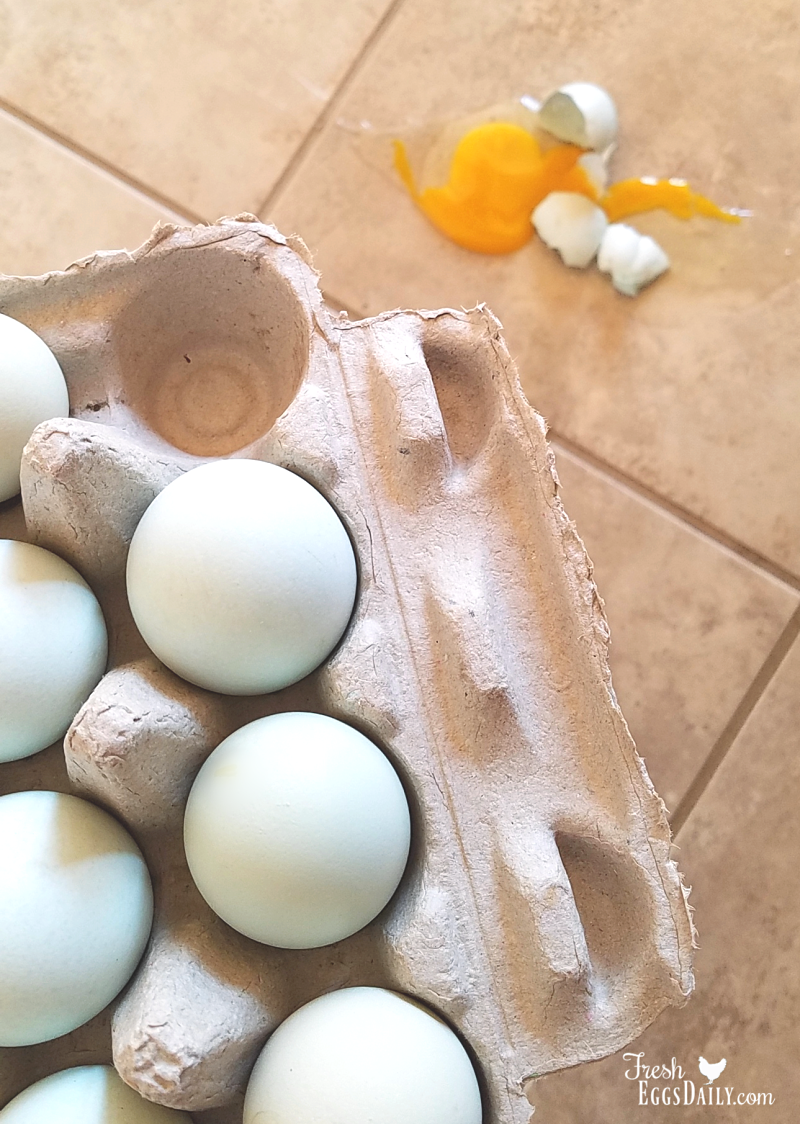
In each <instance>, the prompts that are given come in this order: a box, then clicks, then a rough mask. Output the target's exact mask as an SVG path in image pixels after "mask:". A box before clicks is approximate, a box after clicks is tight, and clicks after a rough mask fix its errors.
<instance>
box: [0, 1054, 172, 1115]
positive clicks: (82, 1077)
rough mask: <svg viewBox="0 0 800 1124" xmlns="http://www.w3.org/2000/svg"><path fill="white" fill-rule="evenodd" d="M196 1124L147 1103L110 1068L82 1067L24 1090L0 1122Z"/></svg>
mask: <svg viewBox="0 0 800 1124" xmlns="http://www.w3.org/2000/svg"><path fill="white" fill-rule="evenodd" d="M56 1122H57V1124H192V1118H191V1116H189V1114H188V1113H186V1112H178V1111H177V1110H176V1109H174V1108H164V1107H163V1106H162V1105H159V1104H153V1103H152V1101H146V1100H145V1099H144V1097H141V1096H140V1095H139V1094H138V1093H137V1092H136V1091H135V1090H134V1089H131V1088H130V1086H128V1085H126V1084H125V1082H124V1081H123V1080H122V1078H121V1077H120V1076H119V1074H118V1073H117V1071H116V1070H115V1069H114V1068H113V1067H112V1066H110V1065H79V1066H75V1067H74V1068H73V1069H62V1070H61V1071H60V1072H59V1073H51V1074H50V1076H49V1077H44V1078H42V1080H41V1081H37V1082H36V1083H35V1084H34V1085H29V1086H28V1088H27V1089H23V1091H22V1092H21V1093H19V1094H18V1095H17V1096H16V1097H14V1099H13V1100H12V1101H9V1103H8V1104H7V1105H6V1107H5V1108H4V1109H2V1111H0V1124H56Z"/></svg>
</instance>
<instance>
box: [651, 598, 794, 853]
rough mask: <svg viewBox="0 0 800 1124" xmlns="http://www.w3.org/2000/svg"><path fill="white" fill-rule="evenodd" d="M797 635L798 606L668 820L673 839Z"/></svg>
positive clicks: (770, 681)
mask: <svg viewBox="0 0 800 1124" xmlns="http://www.w3.org/2000/svg"><path fill="white" fill-rule="evenodd" d="M798 636H800V606H799V607H798V608H797V609H795V611H794V612H793V613H792V615H791V617H790V618H789V620H788V622H787V623H786V625H785V626H784V628H783V631H782V632H781V634H780V636H779V637H778V639H777V640H776V642H775V644H774V645H773V646H772V648H771V650H770V651H769V653H768V654H767V657H766V659H765V660H764V662H763V663H762V664H761V667H760V668H759V669H758V671H757V672H756V675H755V677H754V678H753V680H752V681H751V683H750V686H749V687H748V688H747V690H746V691H745V693H744V695H743V696H742V698H741V700H740V701H739V705H738V706H737V707H736V709H735V710H734V712H733V714H732V715H731V717H730V718H729V720H728V722H727V724H726V725H725V728H724V729H723V731H722V733H721V734H720V736H719V737H718V738H717V740H716V742H715V743H714V745H713V746H712V747H711V750H710V751H709V753H708V756H707V757H706V759H705V761H704V762H703V764H702V765H701V766H700V768H699V769H698V771H697V772H696V773H695V776H694V779H693V780H692V783H691V784H690V785H689V787H688V789H687V790H686V792H685V793H684V795H683V797H682V798H681V800H680V801H679V803H678V806H677V808H676V809H675V811H674V812H673V814H672V816H671V817H670V826H671V828H672V834H673V837H677V836H678V834H679V832H680V831H681V829H682V828H683V827H684V826H685V824H686V822H687V821H688V819H689V817H690V816H691V814H692V812H693V811H694V809H695V808H696V806H697V804H698V803H699V801H700V799H701V798H702V796H703V793H704V792H705V791H706V789H707V788H708V786H709V784H710V783H711V781H712V780H713V778H714V776H715V775H716V773H717V771H718V769H719V768H720V766H721V765H722V763H723V761H724V760H725V758H726V757H727V755H728V751H729V750H730V748H731V746H732V745H733V744H734V742H735V741H736V739H737V737H738V736H739V734H740V733H741V731H742V730H743V728H744V727H745V725H746V724H747V721H748V719H749V718H750V715H751V714H752V713H753V711H754V710H755V708H756V706H757V705H758V703H759V702H760V701H761V699H762V698H763V696H764V694H765V692H766V690H767V689H768V687H769V686H770V684H771V683H772V681H773V679H774V678H775V676H776V675H777V673H778V671H779V669H780V667H781V665H782V664H783V661H784V660H785V659H786V657H787V655H788V654H789V652H790V651H791V649H792V646H793V645H794V642H795V640H797V637H798Z"/></svg>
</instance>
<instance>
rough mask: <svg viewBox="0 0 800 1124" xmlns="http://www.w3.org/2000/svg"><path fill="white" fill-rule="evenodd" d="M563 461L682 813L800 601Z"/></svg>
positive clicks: (560, 453)
mask: <svg viewBox="0 0 800 1124" xmlns="http://www.w3.org/2000/svg"><path fill="white" fill-rule="evenodd" d="M556 457H557V466H558V473H559V477H560V479H561V484H562V499H563V501H564V506H565V507H566V510H567V513H568V514H569V516H570V517H571V518H572V519H573V520H574V521H575V523H576V524H577V527H578V531H579V533H580V535H581V538H582V539H583V541H584V543H585V544H586V549H587V550H588V552H589V556H590V558H591V559H592V562H593V563H594V568H595V581H596V582H597V586H598V589H599V590H600V593H601V596H602V597H603V600H604V601H605V605H606V614H607V616H608V622H609V626H610V628H611V650H610V661H611V671H612V675H613V678H614V689H615V691H616V692H617V696H618V698H619V702H620V706H621V707H622V712H623V714H624V715H625V717H626V719H627V721H628V725H629V726H630V728H631V733H632V734H633V737H634V740H635V741H636V745H637V748H638V750H639V752H640V753H641V755H642V756H643V757H644V759H645V761H646V763H647V768H648V772H649V773H650V777H651V779H652V781H653V784H654V785H655V786H656V789H657V790H658V792H659V794H660V795H661V797H662V798H663V800H664V801H665V803H666V805H667V807H668V808H669V809H670V811H674V809H675V808H676V807H677V805H678V802H679V800H680V799H681V797H682V796H683V795H684V793H685V792H686V789H687V788H688V786H689V784H690V783H691V781H692V779H693V778H694V776H695V773H696V772H697V770H698V769H699V768H700V766H701V765H702V764H703V762H704V760H705V759H706V756H707V755H708V753H709V752H710V750H711V748H712V747H713V745H714V743H715V741H716V739H717V738H718V737H719V735H720V733H721V732H722V730H723V728H724V727H725V724H726V723H727V722H728V720H729V719H730V717H731V715H732V714H733V712H734V710H735V709H736V707H737V705H738V704H739V701H740V700H741V698H742V696H743V695H744V693H745V691H746V690H747V688H748V686H749V684H750V682H751V681H752V679H753V678H754V677H755V675H756V673H757V672H758V669H759V668H760V666H761V664H762V663H763V661H764V659H765V658H766V656H767V655H768V653H769V651H770V649H771V648H772V646H773V645H774V644H775V642H776V640H777V639H778V636H779V635H780V633H781V631H782V629H783V628H784V626H785V625H786V623H787V621H788V620H789V617H790V616H791V614H792V613H793V612H794V610H795V608H796V607H797V604H798V594H797V592H796V591H795V590H793V589H790V588H789V587H787V586H784V585H782V584H781V583H779V582H777V581H775V579H773V578H772V577H770V576H768V575H765V574H764V573H762V572H759V571H758V570H756V569H755V567H753V566H750V565H749V564H748V563H747V562H744V561H742V560H741V559H740V558H737V557H736V555H734V554H732V553H730V552H728V551H726V550H723V549H721V548H720V547H719V546H718V545H717V544H716V543H714V542H712V541H711V540H709V539H707V538H706V537H705V536H703V535H700V534H698V533H697V532H696V531H694V530H693V529H692V528H691V527H689V526H687V525H686V524H685V523H681V522H680V521H679V520H677V519H675V518H673V517H672V516H671V515H669V514H668V513H666V512H664V511H663V510H661V509H659V508H658V507H656V506H655V505H653V504H651V503H649V502H647V501H646V500H644V499H642V498H641V497H639V496H637V495H636V494H635V493H634V492H632V491H631V490H629V489H626V488H624V487H622V486H620V485H619V484H618V483H616V482H615V481H613V480H611V479H610V478H609V477H607V476H605V475H603V474H601V473H599V472H597V471H596V470H594V469H592V468H591V467H589V466H588V465H586V464H584V463H583V462H581V461H580V460H578V459H577V458H575V457H574V456H572V455H570V454H569V453H568V452H566V451H565V450H562V449H558V448H557V449H556Z"/></svg>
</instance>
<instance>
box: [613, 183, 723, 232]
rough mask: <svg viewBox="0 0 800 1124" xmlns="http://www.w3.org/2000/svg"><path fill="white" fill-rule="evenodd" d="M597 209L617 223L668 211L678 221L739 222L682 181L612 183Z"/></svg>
mask: <svg viewBox="0 0 800 1124" xmlns="http://www.w3.org/2000/svg"><path fill="white" fill-rule="evenodd" d="M600 206H601V207H602V208H603V210H604V211H605V213H606V214H607V215H608V221H609V222H619V220H620V219H624V218H627V217H628V216H629V215H640V214H642V213H643V212H644V211H655V210H664V211H669V213H670V214H671V215H675V217H676V218H679V219H690V218H693V217H694V216H695V215H705V216H706V217H707V218H711V219H720V221H722V222H740V221H741V220H740V218H739V216H738V215H735V214H732V213H731V212H730V211H723V209H722V208H721V207H718V206H717V204H716V203H712V202H711V200H710V199H706V197H705V195H700V194H699V193H698V192H696V191H692V189H691V188H690V187H689V185H688V183H686V181H685V180H655V179H645V178H642V179H629V180H620V181H619V183H614V184H612V185H611V187H610V188H609V189H608V191H607V192H606V193H605V195H604V196H603V198H602V199H601V200H600Z"/></svg>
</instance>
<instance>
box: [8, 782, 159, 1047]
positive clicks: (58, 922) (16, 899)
mask: <svg viewBox="0 0 800 1124" xmlns="http://www.w3.org/2000/svg"><path fill="white" fill-rule="evenodd" d="M0 855H2V856H3V861H2V863H0V916H2V919H3V923H2V925H1V926H0V1045H2V1046H29V1045H31V1044H33V1043H36V1042H49V1041H50V1040H51V1039H53V1038H59V1037H60V1036H61V1035H62V1034H68V1033H69V1032H70V1031H72V1030H75V1029H76V1028H77V1027H79V1026H82V1025H83V1024H84V1023H85V1022H88V1020H89V1019H91V1018H93V1017H94V1016H95V1015H96V1014H98V1013H99V1012H100V1011H102V1009H103V1008H104V1007H105V1006H106V1004H108V1003H110V1002H111V1000H112V999H113V998H114V997H115V996H116V995H118V994H119V992H120V991H121V990H122V988H123V987H124V986H125V984H126V983H127V982H128V980H129V979H130V977H131V975H132V973H133V971H134V969H135V968H136V965H137V964H138V962H139V958H140V957H141V955H142V952H143V951H144V947H145V944H146V943H147V938H148V936H149V933H150V926H151V924H152V920H153V892H152V889H151V886H150V876H149V874H148V871H147V867H146V866H145V862H144V859H143V858H142V854H141V852H140V851H139V848H138V847H137V846H136V844H135V843H134V841H133V839H132V838H131V836H130V835H129V834H128V832H127V831H126V830H125V828H123V827H122V825H121V824H119V823H117V821H116V820H115V819H113V818H112V817H111V816H110V815H109V814H108V812H104V811H102V810H101V809H100V808H97V807H95V805H94V804H90V803H89V802H88V801H86V800H80V799H78V797H76V796H68V795H66V794H64V793H61V792H42V791H37V792H13V793H10V794H9V795H8V796H3V797H2V798H0Z"/></svg>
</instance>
